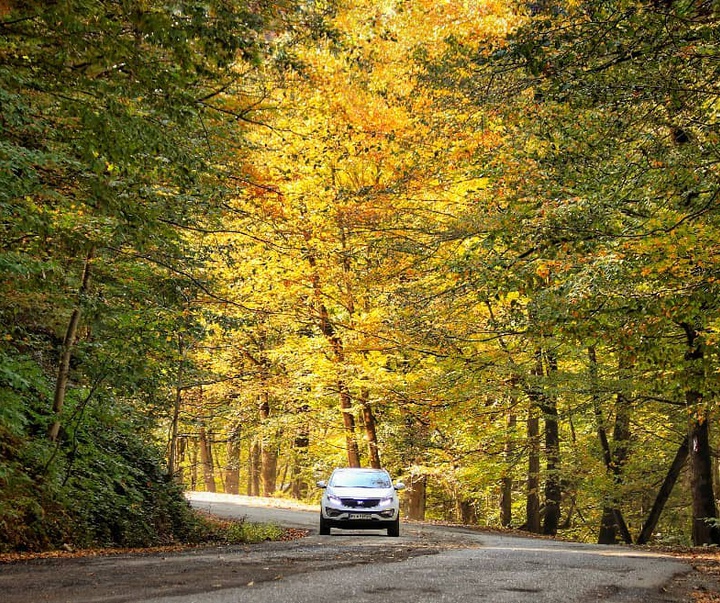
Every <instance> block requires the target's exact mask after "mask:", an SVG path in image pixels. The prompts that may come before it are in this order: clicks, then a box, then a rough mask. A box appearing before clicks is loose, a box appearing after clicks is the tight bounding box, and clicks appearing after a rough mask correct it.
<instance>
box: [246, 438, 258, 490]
mask: <svg viewBox="0 0 720 603" xmlns="http://www.w3.org/2000/svg"><path fill="white" fill-rule="evenodd" d="M260 462H261V453H260V442H259V441H258V439H257V438H255V439H254V440H253V441H252V444H251V445H250V454H249V455H248V496H260Z"/></svg>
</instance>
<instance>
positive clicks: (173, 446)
mask: <svg viewBox="0 0 720 603" xmlns="http://www.w3.org/2000/svg"><path fill="white" fill-rule="evenodd" d="M178 355H179V360H178V365H177V373H176V375H175V399H174V401H173V413H172V419H171V422H170V437H169V440H170V441H169V442H168V473H169V474H170V476H171V477H172V478H173V479H177V453H178V450H177V448H178V424H179V422H180V408H181V407H182V392H183V379H184V377H183V369H184V367H185V346H184V343H183V338H182V335H180V334H178Z"/></svg>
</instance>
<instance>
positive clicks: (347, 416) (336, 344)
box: [306, 234, 360, 467]
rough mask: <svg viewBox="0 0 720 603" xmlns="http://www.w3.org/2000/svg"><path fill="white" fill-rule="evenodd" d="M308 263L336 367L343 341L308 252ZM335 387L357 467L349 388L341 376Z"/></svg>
mask: <svg viewBox="0 0 720 603" xmlns="http://www.w3.org/2000/svg"><path fill="white" fill-rule="evenodd" d="M307 239H309V234H306V240H307ZM308 263H309V264H310V268H312V276H311V280H312V286H313V293H314V295H315V303H316V310H317V316H316V318H317V321H318V326H319V327H320V331H321V332H322V334H323V335H324V336H325V339H326V340H327V342H328V343H329V344H330V347H331V348H332V350H333V355H334V360H335V363H336V364H337V366H338V368H341V367H342V366H343V365H344V364H345V350H344V348H343V342H342V339H341V338H340V337H339V335H338V334H337V333H336V331H335V326H334V325H333V323H332V321H331V320H330V314H329V312H328V310H327V307H326V306H325V303H324V301H323V298H322V289H321V286H320V276H319V274H318V271H317V261H316V260H315V256H314V255H312V253H310V254H308ZM337 387H338V393H339V394H340V410H341V411H342V417H343V426H344V429H345V441H346V449H347V459H348V466H349V467H359V466H360V450H359V448H358V443H357V437H356V435H355V417H354V415H353V407H352V397H351V396H350V390H349V388H348V385H347V383H346V382H345V381H344V380H343V379H342V378H338V380H337Z"/></svg>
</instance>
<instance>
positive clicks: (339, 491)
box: [327, 487, 395, 498]
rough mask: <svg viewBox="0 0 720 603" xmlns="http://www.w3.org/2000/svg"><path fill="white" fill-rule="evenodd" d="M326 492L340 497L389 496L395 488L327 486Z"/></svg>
mask: <svg viewBox="0 0 720 603" xmlns="http://www.w3.org/2000/svg"><path fill="white" fill-rule="evenodd" d="M327 492H328V494H333V495H334V496H339V497H340V498H390V497H391V496H392V495H393V494H394V493H395V488H344V487H340V488H337V487H334V488H333V487H329V488H328V489H327Z"/></svg>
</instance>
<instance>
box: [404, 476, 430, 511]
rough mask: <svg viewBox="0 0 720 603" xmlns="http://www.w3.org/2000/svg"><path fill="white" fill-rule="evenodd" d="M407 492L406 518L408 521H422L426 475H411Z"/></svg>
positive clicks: (425, 495)
mask: <svg viewBox="0 0 720 603" xmlns="http://www.w3.org/2000/svg"><path fill="white" fill-rule="evenodd" d="M409 486H410V487H409V488H408V492H407V498H406V500H407V516H408V518H409V519H415V520H417V521H423V520H424V519H425V505H426V497H427V475H412V476H411V477H410V484H409Z"/></svg>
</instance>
